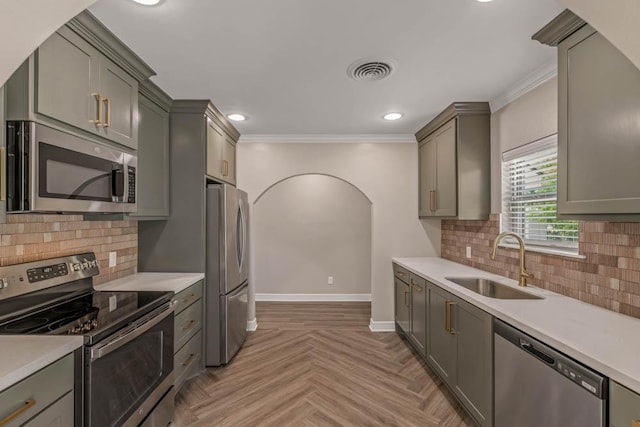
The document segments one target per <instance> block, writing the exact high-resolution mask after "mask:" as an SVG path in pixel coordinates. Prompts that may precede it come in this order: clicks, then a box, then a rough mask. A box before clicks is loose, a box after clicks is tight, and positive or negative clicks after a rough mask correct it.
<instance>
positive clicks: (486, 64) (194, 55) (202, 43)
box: [90, 0, 563, 135]
mask: <svg viewBox="0 0 640 427" xmlns="http://www.w3.org/2000/svg"><path fill="white" fill-rule="evenodd" d="M90 10H91V11H92V12H93V13H94V14H95V15H96V16H97V17H98V19H100V20H101V21H102V22H103V23H104V24H105V25H106V26H107V27H109V28H110V29H111V31H113V32H114V33H115V34H116V35H117V36H118V37H120V38H121V39H122V40H123V41H124V42H125V43H126V44H127V45H129V46H130V47H131V48H132V49H133V50H134V51H135V52H136V53H137V54H138V55H140V57H142V58H143V59H144V60H145V61H146V62H147V63H148V64H149V65H150V66H151V67H152V68H154V69H155V71H156V72H157V74H158V75H157V76H156V77H154V78H153V80H154V81H155V82H156V83H157V84H158V85H159V86H160V87H161V88H163V89H164V90H165V91H166V92H167V93H168V94H169V95H171V96H172V97H173V98H174V99H190V98H198V99H202V98H210V99H212V100H213V102H214V103H215V104H216V106H217V107H218V108H219V109H220V110H221V111H222V112H223V113H225V114H229V113H235V112H239V113H243V114H245V115H246V116H247V117H248V120H247V121H245V122H241V123H238V124H237V128H238V129H239V130H240V132H241V133H242V134H245V135H246V134H277V135H305V134H324V135H327V134H333V135H351V134H404V133H414V132H416V131H417V130H418V129H419V128H420V127H422V126H423V125H424V124H426V122H427V121H428V120H430V119H431V118H433V117H434V116H435V115H436V114H437V113H438V112H440V111H441V110H442V109H443V108H444V107H446V106H447V105H448V104H450V103H451V102H453V101H490V100H491V99H493V98H495V97H496V96H498V95H499V94H501V93H502V92H504V91H505V90H506V89H508V88H509V87H511V86H512V85H513V84H514V83H516V82H517V81H519V80H520V79H522V78H523V77H524V76H526V75H527V74H529V73H531V72H532V71H534V70H536V69H537V68H539V67H541V66H544V65H547V64H549V63H551V62H553V61H554V60H555V49H552V48H549V47H546V46H542V45H541V44H539V43H537V42H534V41H532V40H531V35H532V34H533V33H534V32H536V31H537V30H538V29H540V28H541V27H542V26H543V25H545V24H546V23H547V22H548V21H550V20H551V19H552V18H553V17H554V16H556V15H557V14H558V13H560V12H561V11H562V10H563V8H562V6H561V5H560V3H559V1H558V0H535V1H531V0H495V1H493V2H489V3H480V2H477V1H476V0H394V1H389V0H269V1H265V0H206V1H205V0H163V1H162V2H161V3H160V4H159V5H157V6H153V7H145V6H141V5H138V4H136V3H134V2H133V1H131V0H101V1H99V2H97V3H96V4H95V5H94V6H92V7H91V8H90ZM368 57H372V58H379V57H384V58H391V59H393V60H395V61H396V62H397V64H398V68H397V70H396V71H395V72H394V73H393V74H392V75H391V76H390V77H388V78H387V79H385V80H382V81H377V82H368V81H354V80H351V79H350V78H349V77H348V76H347V72H346V70H347V67H348V66H349V65H350V64H351V63H352V62H354V61H355V60H358V59H361V58H368ZM390 111H398V112H402V113H403V114H404V117H403V118H402V119H400V120H398V121H395V122H387V121H385V120H383V119H382V116H383V115H384V114H385V113H387V112H390Z"/></svg>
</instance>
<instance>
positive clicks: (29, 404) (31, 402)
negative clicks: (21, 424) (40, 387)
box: [0, 399, 36, 427]
mask: <svg viewBox="0 0 640 427" xmlns="http://www.w3.org/2000/svg"><path fill="white" fill-rule="evenodd" d="M35 404H36V400H35V399H28V400H25V402H24V405H22V406H21V407H20V408H18V409H16V410H15V411H14V412H12V413H11V414H9V415H7V416H6V417H5V418H4V419H3V420H1V421H0V427H2V426H5V425H7V424H9V423H10V422H11V421H12V420H15V419H16V418H18V417H19V416H20V415H22V414H24V413H25V412H27V411H28V410H29V408H31V407H33V406H35Z"/></svg>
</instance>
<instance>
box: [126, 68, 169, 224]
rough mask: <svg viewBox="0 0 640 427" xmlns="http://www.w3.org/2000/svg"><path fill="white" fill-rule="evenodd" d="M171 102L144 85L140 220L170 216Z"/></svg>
mask: <svg viewBox="0 0 640 427" xmlns="http://www.w3.org/2000/svg"><path fill="white" fill-rule="evenodd" d="M170 109H171V98H170V97H169V96H168V95H166V94H165V93H164V92H162V90H161V89H160V88H158V87H157V86H155V85H154V84H153V83H151V82H150V81H148V80H147V81H145V82H141V83H140V95H139V99H138V170H137V171H136V172H137V174H136V179H137V186H138V189H137V192H136V197H137V200H136V201H137V204H138V211H137V212H136V213H134V214H132V215H131V216H134V217H138V219H162V218H166V217H168V216H169V213H170V212H169V209H170V206H169V192H170V188H169V186H170V166H169V162H170V159H169V143H170V141H169V132H170V129H169V110H170Z"/></svg>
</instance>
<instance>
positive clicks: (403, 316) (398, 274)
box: [393, 264, 411, 337]
mask: <svg viewBox="0 0 640 427" xmlns="http://www.w3.org/2000/svg"><path fill="white" fill-rule="evenodd" d="M409 278H410V274H409V271H408V270H406V269H404V268H402V267H400V266H399V265H397V264H393V281H394V290H395V294H394V307H395V321H396V330H400V332H402V333H404V335H406V336H407V337H408V336H409V334H410V333H411V288H410V286H409Z"/></svg>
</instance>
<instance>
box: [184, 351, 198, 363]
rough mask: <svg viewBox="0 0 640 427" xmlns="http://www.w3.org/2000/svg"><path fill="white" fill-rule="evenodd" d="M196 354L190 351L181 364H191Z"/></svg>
mask: <svg viewBox="0 0 640 427" xmlns="http://www.w3.org/2000/svg"><path fill="white" fill-rule="evenodd" d="M196 356H197V354H196V353H191V354H190V355H189V358H187V360H185V361H184V362H182V366H189V365H191V362H193V359H195V358H196Z"/></svg>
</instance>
